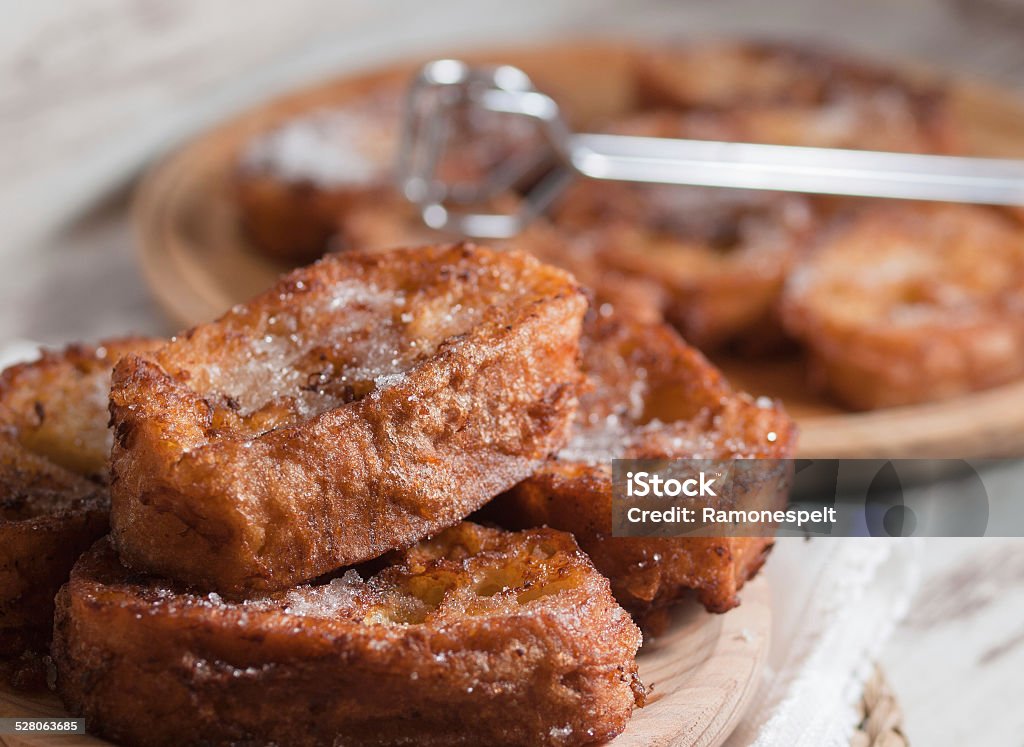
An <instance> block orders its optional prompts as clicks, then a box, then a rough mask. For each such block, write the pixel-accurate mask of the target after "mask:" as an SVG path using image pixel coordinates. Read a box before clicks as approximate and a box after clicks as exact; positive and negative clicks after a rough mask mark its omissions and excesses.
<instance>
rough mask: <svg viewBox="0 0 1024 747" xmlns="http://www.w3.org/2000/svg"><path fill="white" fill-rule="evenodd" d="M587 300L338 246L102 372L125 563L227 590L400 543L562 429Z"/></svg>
mask: <svg viewBox="0 0 1024 747" xmlns="http://www.w3.org/2000/svg"><path fill="white" fill-rule="evenodd" d="M585 308H586V299H585V297H584V296H583V294H582V293H581V292H580V290H579V289H578V288H577V286H576V284H575V282H574V281H573V279H572V278H571V276H569V275H568V274H567V273H565V272H563V271H561V270H558V269H556V268H553V267H550V266H547V265H543V264H541V263H540V262H538V261H537V260H535V259H534V258H533V257H530V256H529V255H527V254H523V253H519V252H498V251H494V250H490V249H486V248H483V247H477V246H474V245H471V244H462V245H453V246H432V247H431V246H428V247H420V248H417V249H400V250H393V251H388V252H382V253H362V252H346V253H344V254H336V255H330V256H329V257H327V258H325V259H323V260H321V261H319V262H318V263H316V264H314V265H312V266H310V267H308V268H304V269H300V270H297V271H295V272H293V273H291V274H289V275H287V276H285V277H284V278H283V279H282V280H281V281H280V282H279V283H278V284H277V285H276V286H275V287H273V288H271V289H270V290H268V291H267V292H265V293H263V294H261V295H259V296H257V297H256V298H254V299H253V300H251V301H250V302H248V303H247V304H242V305H239V306H236V307H235V308H234V309H232V310H231V311H229V312H228V313H227V314H225V315H224V316H223V317H221V318H220V319H219V320H217V321H215V322H211V323H209V324H203V325H200V326H198V327H195V328H194V329H192V330H190V331H188V332H186V333H185V334H183V335H181V336H180V337H177V338H175V339H173V340H172V341H171V342H170V343H169V344H168V345H167V346H166V347H163V348H161V349H160V350H157V351H154V352H153V353H151V354H149V355H145V356H129V357H128V358H126V359H125V360H124V361H123V362H122V363H121V364H120V365H118V367H117V368H116V369H115V372H114V381H113V387H112V391H111V417H112V424H113V426H114V429H115V441H114V448H113V452H112V457H111V468H112V472H113V476H114V482H113V485H112V490H111V493H112V502H113V505H112V522H111V523H112V529H113V535H114V538H115V542H116V545H117V548H118V551H119V552H120V553H121V557H122V559H123V560H125V562H126V563H127V564H128V565H130V566H132V567H133V568H136V569H138V570H145V571H147V572H153V573H157V574H160V575H164V576H167V577H169V578H172V579H175V580H179V581H183V582H188V583H192V584H196V585H199V586H202V587H204V588H207V589H211V590H215V591H218V592H221V593H224V594H234V595H239V594H242V593H244V592H246V591H248V590H252V589H266V590H270V589H276V588H286V587H288V586H292V585H294V584H296V583H298V582H300V581H305V580H309V579H312V578H315V577H317V576H320V575H322V574H324V573H327V572H330V571H332V570H334V569H336V568H340V567H342V566H345V565H350V564H353V563H358V562H362V561H365V560H368V559H370V558H373V557H376V556H379V555H381V554H383V553H384V552H386V551H388V550H392V549H396V548H398V547H401V546H405V545H408V544H410V543H412V542H414V541H416V540H418V539H420V538H422V537H424V536H428V535H430V534H432V533H434V532H437V531H438V530H440V529H443V528H444V527H446V526H451V525H453V524H455V523H456V522H458V521H459V520H461V519H462V518H464V517H465V516H466V515H468V514H469V513H470V512H472V511H473V510H475V509H477V508H479V507H480V506H481V505H482V504H483V503H485V502H486V501H488V500H490V499H491V498H492V497H494V496H495V495H497V494H498V493H500V492H502V491H504V490H506V489H508V488H509V487H511V486H512V485H514V484H515V483H517V482H519V481H520V480H522V479H523V478H524V477H527V476H528V475H530V474H532V473H533V471H535V469H536V468H537V467H538V466H539V465H540V464H541V463H542V462H543V461H544V459H545V458H546V457H547V456H548V455H549V454H551V453H552V452H554V451H555V450H557V449H558V448H559V447H560V446H561V445H562V444H563V443H564V442H565V439H566V437H567V435H568V431H569V428H570V426H571V422H572V416H573V413H574V410H575V407H576V389H577V385H578V383H579V380H580V374H579V370H578V367H577V364H576V358H577V354H578V342H579V334H580V326H581V320H582V317H583V314H584V311H585Z"/></svg>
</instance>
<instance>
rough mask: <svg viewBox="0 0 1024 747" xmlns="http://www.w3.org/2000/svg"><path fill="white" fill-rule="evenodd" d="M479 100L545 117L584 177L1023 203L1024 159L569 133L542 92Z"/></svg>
mask: <svg viewBox="0 0 1024 747" xmlns="http://www.w3.org/2000/svg"><path fill="white" fill-rule="evenodd" d="M477 100H478V103H479V104H480V105H481V106H483V107H484V108H486V109H490V110H491V111H499V112H504V113H508V114H520V115H524V116H528V117H533V118H535V119H538V120H541V121H542V122H545V123H548V125H549V132H548V138H549V140H550V141H551V142H552V144H553V145H554V147H555V149H556V150H557V151H558V152H559V154H560V155H561V156H562V158H563V159H564V161H565V162H566V164H567V165H568V166H570V167H571V168H572V169H573V170H574V171H576V172H577V173H578V174H579V175H581V176H585V177H589V178H591V179H607V180H613V181H625V182H649V183H653V184H679V185H689V186H696V187H728V188H734V189H763V190H774V191H782V192H808V193H814V194H833V195H849V196H854V197H888V198H894V199H904V200H938V201H942V202H972V203H981V204H986V205H1024V160H1012V159H1003V158H966V157H962V156H934V155H924V154H918V153H889V152H882V151H869V150H844V149H840V148H810V147H804V146H795V145H764V144H760V143H735V142H721V141H717V140H687V139H675V138H660V137H636V136H632V135H604V134H591V133H579V134H571V133H569V132H568V130H567V129H565V127H564V125H563V124H562V120H561V119H560V117H559V115H558V105H557V104H556V103H555V101H554V100H553V99H551V98H550V97H549V96H546V95H545V94H543V93H540V92H537V91H505V90H496V89H495V90H490V91H487V92H485V93H484V94H483V95H481V96H479V98H478V99H477ZM552 123H554V127H553V128H552V127H551V125H552Z"/></svg>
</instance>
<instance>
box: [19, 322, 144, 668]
mask: <svg viewBox="0 0 1024 747" xmlns="http://www.w3.org/2000/svg"><path fill="white" fill-rule="evenodd" d="M156 344H157V343H156V341H154V340H143V339H120V340H108V341H106V342H103V343H100V344H99V345H97V346H95V347H93V346H86V345H72V346H70V347H67V348H65V349H64V350H58V351H44V352H43V353H42V354H41V357H40V358H39V359H38V360H35V361H32V362H30V363H22V364H19V365H15V366H11V367H10V368H7V369H6V370H4V371H3V373H0V659H4V660H6V661H7V664H8V666H5V669H7V670H8V674H9V675H10V677H11V678H12V679H13V680H15V681H16V682H17V683H18V684H26V685H29V684H39V682H38V681H31V682H30V681H28V680H38V679H39V675H40V667H39V661H38V656H39V655H41V654H42V653H45V652H46V650H47V646H48V645H49V641H50V635H51V633H52V631H53V596H54V594H56V593H57V590H58V589H59V588H60V586H61V584H63V583H64V582H65V581H66V580H67V577H68V572H69V571H70V570H71V566H72V565H73V564H74V562H75V560H76V559H77V558H78V556H79V555H80V554H81V553H82V552H84V551H85V550H86V549H87V548H88V547H89V546H90V545H91V544H92V543H93V542H95V541H96V539H98V538H99V537H100V536H102V535H103V534H105V533H106V532H107V527H108V519H107V513H108V508H109V496H108V493H107V457H108V455H109V453H110V441H111V438H110V434H109V432H108V430H107V427H106V426H107V420H108V417H109V416H108V413H107V394H108V391H109V389H110V372H111V369H112V368H113V366H114V362H115V361H116V360H117V359H118V358H120V356H121V355H123V354H125V353H126V352H135V351H138V350H142V349H145V348H147V347H152V346H154V345H156ZM23 681H24V682H23Z"/></svg>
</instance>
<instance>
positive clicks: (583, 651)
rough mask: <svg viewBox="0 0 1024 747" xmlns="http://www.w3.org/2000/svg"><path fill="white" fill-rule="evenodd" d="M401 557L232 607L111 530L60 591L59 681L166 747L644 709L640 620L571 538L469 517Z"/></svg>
mask: <svg viewBox="0 0 1024 747" xmlns="http://www.w3.org/2000/svg"><path fill="white" fill-rule="evenodd" d="M388 561H389V562H388V565H386V566H385V567H384V568H383V570H380V571H379V572H377V573H376V574H375V575H372V576H369V577H367V578H363V577H361V576H360V574H359V573H358V572H357V571H356V570H349V571H347V572H346V573H345V574H344V575H342V576H340V577H336V578H334V579H333V580H331V581H330V582H327V583H322V584H320V585H316V586H301V587H298V588H294V589H291V590H288V591H282V592H277V593H275V594H273V595H270V596H265V597H253V598H249V599H247V600H245V601H239V602H237V603H232V602H226V601H224V600H222V599H221V598H220V597H218V596H217V595H214V594H210V595H198V594H195V593H191V592H189V591H187V590H183V589H181V588H180V587H178V586H176V585H174V584H172V583H170V582H166V581H162V580H160V579H156V578H153V577H147V576H142V575H139V574H135V573H132V572H131V571H129V570H128V569H126V568H124V567H123V566H121V565H120V563H119V562H118V560H117V556H116V555H115V553H114V551H113V549H112V547H111V545H110V544H109V543H108V541H107V540H101V541H100V542H99V543H97V544H96V546H95V547H93V549H92V550H90V551H89V552H88V553H87V554H86V555H85V556H84V557H83V558H82V560H81V561H80V562H79V563H78V565H77V566H76V567H75V569H74V571H73V572H72V576H71V581H70V582H69V583H68V584H67V585H66V586H65V587H64V589H63V590H62V591H61V593H60V595H59V597H58V614H57V622H56V631H55V640H54V660H55V662H56V665H57V672H58V679H57V684H58V690H59V692H60V694H61V696H62V698H63V699H64V701H65V703H66V704H67V706H68V707H69V709H70V710H71V711H72V713H74V714H77V715H83V716H85V718H86V724H87V727H88V729H89V730H90V731H92V732H95V733H97V734H100V735H103V736H105V737H107V738H109V739H113V740H116V741H118V742H124V743H129V744H135V745H146V746H152V747H156V746H158V745H160V746H162V745H181V744H198V743H202V744H210V745H221V744H250V743H251V744H256V743H259V744H276V745H281V746H282V747H284V746H285V745H320V744H335V745H371V744H372V745H399V744H403V745H404V744H422V745H468V744H488V745H522V744H537V745H542V744H543V745H563V746H564V745H578V744H588V743H591V742H600V741H604V740H606V739H609V738H611V737H613V736H615V735H616V734H618V733H619V732H621V731H622V729H623V727H624V725H625V722H626V720H627V719H628V718H629V716H630V714H631V712H632V711H633V708H634V707H635V706H636V705H640V704H642V703H643V698H644V690H643V686H642V685H641V684H640V681H639V679H638V677H637V670H636V661H635V654H636V651H637V648H638V646H639V645H640V631H639V630H638V629H637V628H636V626H635V625H634V624H633V623H632V621H631V620H630V619H629V616H628V615H627V614H626V613H625V611H623V610H622V608H621V607H619V606H618V605H617V604H616V603H615V600H614V599H613V598H612V595H611V593H610V591H609V588H608V581H607V580H606V579H605V578H603V577H602V576H601V575H600V574H598V573H597V571H596V570H594V568H593V566H592V565H591V563H590V561H589V560H588V559H587V557H586V556H585V555H584V554H583V553H582V552H580V550H579V549H578V548H577V546H576V543H575V542H574V541H573V539H572V537H571V536H570V535H568V534H566V533H564V532H557V531H554V530H547V529H539V530H533V531H529V532H522V533H512V532H504V531H501V530H497V529H487V528H484V527H481V526H478V525H474V524H471V523H462V524H459V525H457V526H455V527H453V528H450V529H447V530H445V531H444V532H442V533H441V534H439V535H438V536H436V537H434V538H433V539H430V540H426V541H424V542H421V543H420V544H418V545H415V546H413V547H411V548H410V549H408V550H405V551H401V552H398V553H395V554H394V555H393V556H391V557H390V558H389V559H388Z"/></svg>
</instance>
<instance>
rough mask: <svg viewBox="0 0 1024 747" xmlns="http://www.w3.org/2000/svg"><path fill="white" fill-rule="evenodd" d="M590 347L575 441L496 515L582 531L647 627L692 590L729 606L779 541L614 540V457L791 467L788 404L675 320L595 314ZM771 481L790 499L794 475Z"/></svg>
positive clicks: (709, 604) (719, 607)
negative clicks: (746, 381) (769, 462)
mask: <svg viewBox="0 0 1024 747" xmlns="http://www.w3.org/2000/svg"><path fill="white" fill-rule="evenodd" d="M581 351H582V355H583V358H582V361H583V364H582V365H583V369H584V372H585V373H586V376H587V388H586V389H585V390H584V392H583V393H582V394H581V395H580V408H579V410H578V412H577V414H576V421H575V425H574V428H573V434H572V437H571V438H570V440H569V443H568V444H567V445H566V446H565V447H564V448H563V449H562V450H561V451H560V452H559V453H558V454H557V455H556V456H555V457H554V458H553V459H552V460H550V461H549V462H548V463H547V464H546V465H545V467H544V468H543V469H541V470H539V471H538V472H537V473H536V474H535V475H533V476H532V477H530V478H529V479H527V480H524V481H523V482H521V483H520V484H519V485H517V486H516V487H515V488H513V489H512V490H511V491H509V492H508V493H506V494H505V495H503V496H501V497H500V498H498V499H497V500H496V501H495V502H494V504H493V505H492V506H489V507H488V512H489V513H488V515H489V516H491V517H492V518H494V519H496V520H497V521H499V523H502V524H506V525H508V526H513V527H522V526H541V525H548V526H551V527H554V528H556V529H562V530H564V531H569V532H572V533H573V534H574V535H575V537H576V540H577V541H578V542H579V543H580V547H581V548H583V550H584V551H585V552H586V553H587V554H588V555H590V558H591V560H593V561H594V565H595V566H596V567H597V568H598V570H600V571H601V572H602V573H603V574H605V575H606V576H608V578H609V580H610V581H611V585H612V592H613V593H614V594H615V598H616V599H617V600H618V601H619V603H620V604H621V605H622V606H623V607H625V608H626V609H627V610H629V611H630V612H631V613H632V614H633V615H634V617H635V618H636V619H637V620H638V621H640V622H641V624H642V626H644V627H648V628H656V627H657V623H658V622H659V620H660V618H661V617H662V615H663V611H664V610H665V609H666V608H667V607H668V606H669V605H671V604H672V603H673V602H675V601H676V600H678V599H680V598H683V597H685V596H688V595H689V594H691V593H692V592H696V595H697V598H698V600H699V601H700V602H701V603H702V604H703V605H704V606H705V607H706V608H707V609H708V610H710V611H712V612H725V611H727V610H729V609H731V608H732V607H734V606H736V605H737V604H738V603H739V599H738V597H737V592H738V591H739V590H740V588H741V587H742V586H743V584H744V582H745V581H747V580H748V579H749V578H751V577H752V576H753V575H754V574H755V573H756V572H757V570H758V569H759V568H760V567H761V565H762V563H763V562H764V559H765V557H766V555H767V553H768V550H769V549H770V548H771V546H772V542H773V539H772V538H771V537H720V538H719V537H678V538H666V537H660V538H659V537H643V538H638V537H613V536H612V521H613V512H612V465H611V460H612V459H617V458H629V459H660V458H670V459H671V458H677V459H685V458H694V459H716V460H721V459H731V458H768V459H779V460H782V459H788V458H791V457H793V456H794V452H795V448H796V427H795V425H794V424H793V422H792V421H791V420H790V419H789V417H787V416H786V414H785V412H784V411H783V410H782V407H781V405H780V404H779V403H777V402H774V401H771V400H767V399H758V400H754V399H752V398H751V397H749V396H748V395H746V394H742V393H739V392H736V391H734V390H733V389H732V388H731V387H730V386H729V384H728V383H727V382H726V380H725V379H724V377H723V376H722V374H720V373H719V372H718V371H717V369H715V368H714V367H713V366H712V365H711V364H709V363H708V362H707V361H706V360H705V359H704V357H703V356H702V355H701V354H700V353H699V352H697V351H696V350H695V349H693V348H691V347H690V346H688V345H687V344H686V343H684V342H683V341H682V340H681V339H680V338H679V336H678V335H677V334H676V332H675V331H674V330H672V329H671V328H670V327H668V326H667V325H665V324H657V323H655V324H650V323H640V322H636V321H634V320H630V319H628V318H627V317H623V316H618V315H614V314H612V315H608V316H602V315H600V314H591V315H590V316H589V317H588V319H587V323H586V325H585V329H584V336H583V339H582V341H581ZM779 466H780V468H781V470H782V471H785V465H784V464H783V463H782V462H780V463H779ZM767 477H768V478H769V480H773V478H771V476H770V475H767ZM782 477H785V475H782ZM767 484H768V487H769V489H772V486H777V487H778V489H779V490H780V491H781V493H780V495H779V498H780V499H781V498H785V493H784V491H785V490H786V489H787V487H788V481H787V480H786V479H780V480H779V481H778V482H777V483H776V482H774V481H771V482H769V483H767Z"/></svg>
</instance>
